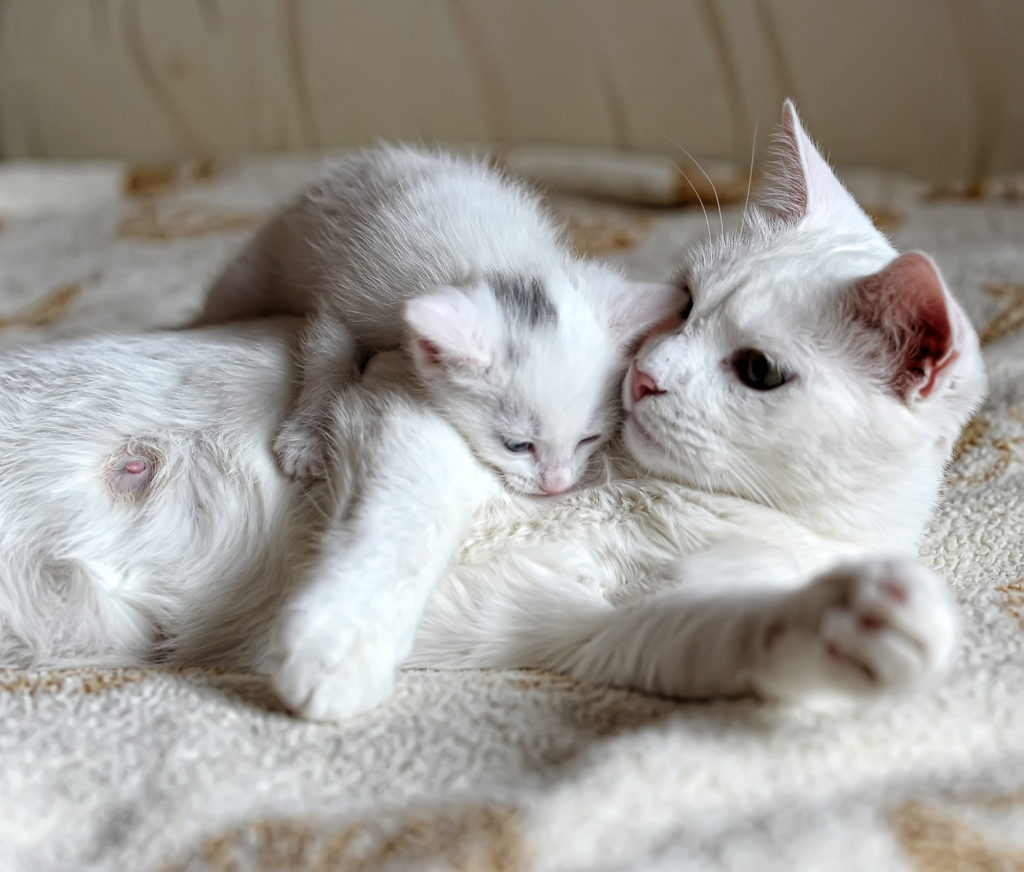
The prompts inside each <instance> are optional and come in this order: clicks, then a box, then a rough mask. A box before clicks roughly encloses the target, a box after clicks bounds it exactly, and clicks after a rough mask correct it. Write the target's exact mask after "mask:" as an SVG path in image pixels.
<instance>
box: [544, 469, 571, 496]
mask: <svg viewBox="0 0 1024 872" xmlns="http://www.w3.org/2000/svg"><path fill="white" fill-rule="evenodd" d="M571 484H572V476H571V475H570V474H569V470H567V469H548V470H545V471H544V472H542V473H541V476H540V489H541V490H542V491H544V493H546V494H547V495H548V496H554V495H555V494H564V493H565V492H566V491H567V490H569V486H570V485H571Z"/></svg>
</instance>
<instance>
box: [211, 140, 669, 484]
mask: <svg viewBox="0 0 1024 872" xmlns="http://www.w3.org/2000/svg"><path fill="white" fill-rule="evenodd" d="M680 301H681V295H680V292H679V291H678V289H676V288H672V287H670V286H667V285H643V286H641V285H635V286H631V285H629V284H628V283H627V282H625V281H624V280H623V278H622V277H621V276H620V275H619V274H618V273H616V272H615V271H614V270H612V269H611V268H608V267H604V266H600V265H598V264H595V263H591V262H587V261H584V260H581V259H579V258H576V257H574V256H572V255H571V254H570V253H569V252H568V251H567V250H566V248H565V246H564V245H563V244H562V241H561V239H560V233H559V231H558V228H557V227H556V225H555V223H554V222H553V220H552V218H551V216H550V215H549V214H548V213H547V212H546V211H545V210H544V209H543V207H542V206H541V203H540V200H539V198H538V196H537V195H536V194H534V193H532V192H531V191H529V190H528V189H526V188H525V187H524V186H522V185H520V184H518V183H516V182H513V181H511V180H510V179H508V178H506V177H505V176H503V175H502V174H501V173H499V172H498V171H496V170H494V169H492V168H490V167H488V166H487V165H485V164H484V163H481V162H478V161H472V160H466V159H461V158H458V157H455V156H453V155H449V154H443V153H440V154H433V153H427V152H423V151H417V150H415V149H412V148H402V147H381V148H376V149H371V150H368V151H364V152H361V153H359V154H357V155H355V156H353V157H349V158H346V159H343V160H341V161H339V162H337V163H335V164H333V165H332V166H330V167H329V169H327V171H326V172H325V173H324V174H323V175H322V176H321V177H320V178H319V179H318V180H317V181H316V182H315V183H313V184H312V185H311V186H310V187H309V188H308V189H306V190H305V191H303V192H302V194H300V195H299V197H298V198H297V199H296V200H295V201H294V202H292V203H291V204H290V205H288V206H287V207H285V208H284V209H283V210H282V211H280V212H279V213H277V214H276V215H274V216H273V217H272V218H271V219H270V220H269V221H268V222H267V223H266V224H265V225H264V226H263V227H262V228H261V229H260V230H259V231H258V232H257V233H256V235H255V237H254V238H253V239H252V240H251V241H250V242H249V243H248V245H246V246H245V248H244V249H243V250H242V251H241V253H240V254H239V255H238V256H237V257H236V258H235V259H234V261H233V262H231V263H230V264H229V265H228V267H227V268H226V269H225V271H224V272H223V274H222V275H221V276H220V278H218V279H217V281H216V282H215V283H214V285H213V287H212V288H211V290H210V292H209V296H208V298H207V300H206V304H205V307H204V309H203V311H202V313H201V314H200V315H199V317H198V320H197V323H198V324H200V325H208V324H218V323H223V322H226V321H234V320H239V319H246V318H252V317H255V316H258V315H266V314H279V313H285V314H293V315H300V316H304V317H306V318H307V319H308V322H307V325H306V327H305V329H304V331H303V335H302V339H301V351H300V357H301V360H300V364H301V365H300V372H301V386H300V390H299V394H298V399H297V401H296V406H295V409H294V411H293V412H292V413H291V415H290V416H289V418H288V420H287V421H286V422H285V424H284V426H283V427H282V428H281V430H280V431H279V432H278V434H277V437H276V439H275V442H274V449H275V454H276V455H277V457H278V460H279V461H280V463H281V467H282V469H284V471H285V472H286V473H288V474H289V475H291V476H293V477H296V478H320V477H323V475H324V474H325V470H324V457H325V454H324V452H325V450H326V448H327V445H326V443H327V440H328V439H329V430H330V428H329V423H328V422H329V419H330V404H331V401H332V398H333V397H335V395H336V394H337V392H338V391H339V389H340V388H341V387H343V386H344V385H345V384H347V383H350V382H352V381H353V380H355V379H356V378H358V373H359V368H360V366H361V364H362V363H363V362H364V360H365V359H366V358H367V357H368V356H369V355H370V354H371V353H373V352H377V351H381V350H386V349H392V348H396V347H398V346H399V345H400V344H402V343H403V341H405V340H406V339H407V338H408V340H409V342H408V344H409V347H410V350H411V352H412V354H413V357H414V360H415V362H416V367H417V371H418V374H419V377H420V379H421V381H422V382H423V385H424V386H425V388H426V389H427V393H428V395H429V397H430V400H431V401H432V403H433V404H434V406H435V408H437V409H438V410H439V411H440V412H441V413H442V414H444V415H445V417H446V418H447V419H448V420H449V421H451V422H452V423H453V424H454V425H455V427H456V429H458V431H459V432H460V433H461V434H462V435H463V437H464V438H465V439H466V440H467V442H468V443H469V445H470V447H471V448H472V450H473V452H474V454H475V456H476V457H477V458H478V459H479V460H481V461H482V462H483V463H484V464H485V465H487V466H488V467H490V468H491V469H493V470H496V471H497V472H499V473H500V474H501V476H502V477H503V479H504V482H505V484H506V485H507V486H508V487H509V488H510V489H512V490H514V491H518V492H524V493H530V494H541V493H543V494H556V493H561V492H563V491H565V490H568V489H569V488H570V487H571V486H572V485H573V484H575V483H576V481H577V480H578V479H579V477H580V475H581V474H582V473H583V471H584V469H585V468H586V466H587V461H588V460H589V459H590V457H591V455H592V454H593V452H594V451H595V450H596V449H597V448H598V446H599V445H601V444H602V443H603V442H604V441H605V440H606V438H607V437H608V436H609V435H610V434H611V433H612V431H613V429H614V422H615V416H614V408H615V405H616V404H615V402H614V396H615V385H616V384H617V383H618V380H619V378H620V377H621V375H622V372H623V369H624V366H625V357H624V355H625V352H626V349H627V347H628V346H629V344H630V343H631V341H632V340H633V339H634V338H635V337H637V336H638V335H640V334H641V333H643V332H644V330H645V329H646V328H648V327H650V326H651V325H653V324H654V323H656V322H657V321H658V320H660V318H662V317H664V315H665V314H666V313H667V312H669V311H671V310H672V309H673V308H674V307H675V306H676V305H677V304H678V303H679V302H680Z"/></svg>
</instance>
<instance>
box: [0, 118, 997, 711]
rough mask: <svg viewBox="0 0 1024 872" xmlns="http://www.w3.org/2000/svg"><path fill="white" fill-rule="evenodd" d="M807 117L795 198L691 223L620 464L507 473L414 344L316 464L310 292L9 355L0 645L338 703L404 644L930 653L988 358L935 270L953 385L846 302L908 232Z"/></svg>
mask: <svg viewBox="0 0 1024 872" xmlns="http://www.w3.org/2000/svg"><path fill="white" fill-rule="evenodd" d="M784 119H785V123H784V131H785V135H784V139H783V149H784V153H785V155H786V157H785V159H784V161H783V163H782V164H781V166H780V168H777V169H776V171H775V174H774V176H773V182H774V188H775V190H776V192H777V193H776V194H775V195H774V199H772V200H770V201H769V202H768V203H767V204H766V205H765V206H764V207H762V208H761V209H759V210H757V211H755V212H754V213H753V214H752V215H751V216H750V218H749V220H748V222H747V224H746V226H745V227H744V229H743V230H742V231H741V232H740V233H739V234H738V235H737V236H735V237H733V238H728V239H724V240H720V241H716V242H715V243H712V244H711V245H709V246H708V247H707V248H706V249H704V250H703V251H701V252H698V253H697V254H696V255H695V256H694V258H693V262H692V263H691V264H690V265H689V266H688V268H687V274H688V276H689V282H690V286H691V287H692V289H693V295H694V307H693V311H692V313H691V314H690V316H689V318H688V319H687V320H686V321H685V322H683V321H681V320H680V321H679V322H678V323H677V324H675V325H669V324H666V325H664V326H663V328H662V331H661V332H660V333H658V334H657V335H655V336H653V337H651V338H650V339H649V340H648V341H647V343H646V344H645V345H644V346H643V347H642V348H641V350H640V351H639V352H638V354H637V356H636V360H635V363H636V365H637V367H641V368H643V371H644V372H647V373H649V374H650V375H652V376H653V377H654V378H655V379H656V382H657V385H658V387H659V389H660V390H662V391H663V393H656V394H650V395H647V396H643V397H641V398H639V399H635V398H634V395H633V393H632V391H631V379H630V377H629V376H627V378H626V380H625V382H624V396H625V401H624V402H625V406H626V410H627V414H628V421H627V424H626V428H625V431H624V437H623V442H622V443H621V445H622V446H624V447H625V448H626V449H627V450H628V454H626V453H622V452H619V450H618V447H616V446H613V447H612V448H611V449H610V451H609V453H608V480H607V481H606V482H605V483H603V484H600V485H598V486H594V487H590V488H587V489H582V490H578V491H576V492H573V493H570V494H568V495H567V496H566V497H564V498H562V499H560V500H558V501H554V502H547V503H543V504H541V503H538V501H536V500H525V499H521V498H518V499H517V498H514V497H512V496H511V495H510V494H509V493H507V492H497V493H496V492H495V490H494V482H493V479H492V477H491V476H489V475H487V474H486V473H485V472H484V470H483V469H482V468H480V467H477V466H475V465H474V463H473V460H472V459H471V458H470V456H469V453H468V451H466V448H465V443H463V442H462V441H461V440H460V439H459V438H457V437H456V434H455V432H454V430H453V429H452V428H450V427H448V425H447V424H446V423H445V421H444V419H443V418H441V417H437V416H433V415H432V414H431V412H430V409H429V406H427V405H425V404H424V403H423V402H422V400H421V399H418V398H417V397H415V396H414V395H412V394H409V393H407V392H406V389H404V388H403V387H402V384H403V383H404V382H403V381H402V378H400V373H401V372H402V370H403V367H404V366H406V363H405V361H404V359H403V358H402V357H401V356H385V357H382V358H380V359H378V360H375V361H374V365H372V366H371V367H370V368H369V369H368V371H367V373H366V376H365V380H364V382H365V383H364V384H361V385H359V386H357V387H354V388H353V393H352V394H351V396H349V398H348V399H347V400H345V401H344V402H342V401H339V402H338V403H337V404H336V405H335V406H334V417H333V424H332V427H333V429H334V430H335V433H336V440H335V446H336V454H335V456H334V459H333V460H332V463H331V465H332V466H333V467H335V468H336V469H337V473H336V476H335V477H334V478H333V479H332V482H329V483H328V484H326V485H324V486H322V487H320V488H319V489H316V490H314V491H312V493H311V495H310V496H304V495H302V493H301V492H300V491H299V490H298V489H297V488H296V487H295V486H293V485H292V484H291V483H289V482H288V481H286V480H285V479H284V478H283V477H282V476H281V475H280V474H279V473H278V472H277V471H276V469H275V467H274V464H273V461H272V459H271V456H270V453H269V451H268V449H267V446H268V445H269V439H270V434H271V432H272V431H273V430H274V428H275V426H276V424H277V422H279V421H280V420H281V419H282V417H283V415H284V410H285V409H286V408H287V406H288V402H289V398H288V396H287V392H288V384H289V376H290V372H289V369H288V349H289V342H290V341H291V338H292V333H291V330H292V329H293V328H291V327H290V326H288V325H286V324H281V323H276V322H271V323H267V324H264V325H263V326H258V327H249V328H245V329H244V330H243V329H237V330H233V331H230V332H229V331H212V332H211V331H201V332H197V333H192V334H190V333H180V334H175V335H171V336H147V337H128V338H119V339H93V340H83V341H79V342H77V343H69V344H65V345H60V346H53V347H51V348H48V349H34V350H29V351H24V352H20V353H16V354H14V355H9V356H7V357H6V358H5V360H4V363H3V366H2V368H0V373H2V375H0V379H2V382H0V384H2V390H0V537H3V538H2V539H0V544H2V548H0V596H2V597H3V599H2V601H0V616H2V619H3V624H2V625H0V660H2V662H5V663H12V662H15V663H17V662H20V663H25V662H36V663H48V662H54V661H59V660H61V659H69V658H70V659H75V660H82V659H95V658H99V657H104V658H106V659H115V660H118V661H121V662H124V661H129V660H135V659H140V658H144V657H145V656H147V653H149V652H151V651H152V650H154V649H155V650H157V651H162V652H164V653H165V654H166V656H168V657H169V658H173V659H175V660H177V661H182V662H190V661H202V662H220V663H224V662H231V663H248V664H250V665H253V666H255V667H256V668H270V669H271V670H273V671H274V674H275V682H276V686H277V687H278V689H279V690H280V691H281V692H282V695H283V696H284V697H285V698H286V700H287V701H288V702H289V703H290V704H292V705H294V706H295V707H296V708H298V709H299V710H301V711H304V712H305V713H307V714H309V715H311V716H314V717H325V718H335V717H343V716H345V715H348V714H350V713H352V712H354V711H357V710H361V709H362V708H365V707H368V706H370V705H372V704H373V703H374V702H376V701H377V700H379V699H380V698H381V697H382V696H384V695H386V693H387V692H388V690H389V689H390V687H391V681H392V680H393V675H392V673H393V669H392V660H393V659H395V658H401V657H403V656H405V652H408V651H411V653H410V654H409V655H408V659H407V660H406V662H407V663H408V664H410V665H419V666H434V667H444V668H469V667H497V668H501V667H512V666H539V667H546V668H550V669H556V670H561V671H565V672H568V673H571V674H573V675H576V676H579V677H581V678H585V679H587V680H590V681H595V682H600V683H611V684H618V685H623V686H628V687H635V688H639V689H642V690H648V691H655V692H660V693H668V694H672V695H676V696H682V697H693V696H698V697H704V696H716V695H724V694H737V693H749V692H760V693H763V694H765V695H773V696H778V697H782V698H786V699H792V700H809V699H815V698H818V697H827V696H838V697H840V698H846V699H849V698H853V699H857V698H861V697H863V696H864V695H876V694H879V693H885V692H891V691H905V690H909V689H914V688H916V687H919V686H921V685H922V684H924V683H926V682H929V681H932V680H934V679H935V678H936V677H937V676H939V675H941V674H942V671H943V670H944V669H945V667H946V666H947V664H948V662H949V660H950V658H951V656H952V651H953V647H954V641H955V628H956V620H955V613H954V610H953V606H952V603H951V601H950V598H949V596H948V594H947V593H946V591H945V587H944V585H943V583H942V581H941V580H940V579H938V578H937V577H936V576H935V575H934V574H933V573H932V572H931V571H930V570H927V569H925V568H924V567H922V566H920V565H918V564H917V563H916V562H915V561H914V559H913V557H912V554H913V551H914V549H915V547H916V543H917V541H918V539H919V537H920V535H921V533H922V531H923V527H924V524H925V521H926V520H927V518H928V515H929V513H930V511H931V509H932V506H933V504H934V502H935V500H936V499H937V497H938V494H939V488H940V484H941V480H942V471H943V466H944V464H945V462H946V460H947V458H948V457H949V453H950V451H951V448H952V444H953V441H954V439H955V438H956V435H957V434H958V432H959V430H960V429H961V427H962V426H963V424H964V423H965V422H966V420H967V419H968V417H969V415H970V414H971V412H972V410H973V409H974V408H975V406H976V405H977V403H978V402H979V400H980V397H981V395H982V393H983V391H984V388H985V376H984V370H983V367H982V363H981V358H980V353H979V350H978V344H977V337H976V336H975V334H974V332H973V331H972V330H971V328H970V326H969V325H968V324H967V322H966V319H964V318H963V317H962V313H961V312H960V311H959V308H958V307H957V306H956V304H955V302H954V301H953V299H952V297H951V296H949V294H948V292H947V291H946V290H945V288H944V287H942V286H941V282H940V280H939V279H938V278H937V273H934V277H935V281H938V282H939V284H938V285H936V286H935V287H937V288H939V291H938V292H939V293H941V295H942V299H943V300H944V304H943V305H944V307H945V308H944V311H945V312H946V313H947V315H948V317H949V320H950V322H951V323H952V324H953V327H954V328H955V329H953V331H952V334H953V336H954V341H955V349H953V350H954V351H955V354H954V355H952V356H950V357H949V358H948V359H946V360H945V361H944V362H942V363H941V366H942V367H943V368H942V370H941V377H940V378H938V379H932V378H931V375H932V374H931V373H930V371H928V367H924V369H922V375H921V377H922V378H924V377H925V375H927V376H928V378H929V382H928V384H929V385H932V384H933V383H934V387H931V388H929V390H927V391H923V390H917V391H915V390H911V391H906V392H904V393H901V392H899V391H896V390H894V389H893V384H894V382H893V373H894V371H895V369H896V368H897V364H896V363H895V362H894V361H895V360H896V357H894V355H897V354H898V353H901V350H900V348H898V347H897V346H896V345H893V344H892V343H891V342H889V341H888V338H887V337H886V336H884V335H883V334H882V332H880V331H881V330H882V328H881V327H871V326H870V325H866V324H865V323H864V321H863V319H860V320H858V317H859V316H857V315H856V312H855V310H854V309H851V307H850V305H849V302H850V299H851V296H850V295H851V294H853V293H854V292H856V291H857V289H858V288H859V287H860V286H861V284H862V283H863V282H864V281H865V279H866V277H869V276H875V275H885V271H886V270H887V269H888V268H889V265H890V264H891V263H892V262H893V261H894V259H895V252H894V251H893V250H892V249H891V247H890V246H889V244H888V243H887V242H886V241H885V240H884V239H883V238H882V237H881V236H880V235H879V234H877V233H876V232H875V230H874V229H873V228H872V227H871V225H870V222H868V221H867V219H866V218H865V216H864V215H863V213H861V212H860V211H859V210H858V209H857V208H856V206H855V205H854V204H853V201H852V200H851V199H850V198H849V196H848V195H847V194H846V192H845V191H843V189H842V187H841V186H840V184H839V182H838V181H836V180H835V179H834V177H833V176H832V174H831V172H830V171H828V169H827V166H825V164H824V161H822V160H821V158H820V155H818V153H817V151H816V150H815V149H814V147H813V145H812V144H811V143H810V140H809V139H807V137H806V135H805V134H804V133H803V130H802V128H800V125H799V120H798V119H797V118H796V114H795V112H793V110H792V107H791V106H789V105H787V108H786V110H785V112H784ZM925 272H927V273H928V274H929V275H932V273H931V272H930V271H929V270H925ZM933 290H934V288H933ZM741 348H761V349H763V350H765V351H767V352H770V353H771V354H772V355H773V356H778V357H779V358H780V359H781V360H783V361H784V362H785V363H786V365H787V366H788V367H790V368H791V370H792V371H793V373H794V374H795V377H794V378H793V380H792V381H790V382H789V383H788V384H786V385H784V386H783V387H781V388H778V389H776V390H774V391H766V392H753V391H751V390H750V389H749V388H747V387H746V386H745V385H743V384H741V383H740V382H739V381H738V380H737V378H736V373H735V371H734V369H733V367H732V365H731V363H730V361H731V360H732V355H733V354H734V352H735V351H736V350H738V349H741ZM938 365H939V364H936V366H938ZM930 366H931V364H929V367H930ZM916 371H917V370H914V372H916ZM125 373H131V374H132V375H131V377H130V381H128V382H126V381H125ZM904 375H906V373H904ZM911 375H913V373H911ZM915 377H916V376H915ZM905 381H906V379H903V381H901V382H900V384H903V383H904V382H905ZM41 386H45V387H41ZM638 425H639V427H640V428H641V429H637V427H638ZM644 432H646V433H648V434H650V436H651V437H653V439H654V440H655V441H653V442H651V441H646V440H645V438H644V437H643V435H642V433H644ZM136 442H144V443H145V444H146V445H147V446H148V450H150V451H151V453H153V454H154V455H158V456H159V457H160V458H161V464H162V465H161V467H160V468H159V469H158V470H157V474H156V478H155V479H154V482H155V484H154V485H153V486H152V487H151V488H150V489H149V490H148V491H146V492H145V493H144V494H143V496H142V497H139V498H132V499H131V500H130V501H127V502H126V501H125V499H124V497H123V496H122V497H121V498H115V497H114V496H113V495H111V493H110V492H109V489H106V490H105V489H104V487H103V486H102V481H103V479H102V476H103V471H104V470H108V469H109V468H110V458H112V457H114V458H115V459H116V458H117V457H120V456H121V455H122V454H123V453H124V452H125V451H126V450H128V451H136V450H137V447H138V446H137V445H136V444H135V443H136ZM129 443H131V444H129ZM363 445H367V446H372V445H379V446H383V447H384V448H383V449H382V450H386V451H387V452H388V454H389V456H390V457H392V458H395V457H398V458H400V459H401V462H399V463H398V464H397V465H395V466H388V465H386V464H380V463H378V462H377V460H378V458H379V455H377V454H375V453H374V452H373V451H372V450H371V451H360V450H358V448H357V449H356V450H353V449H352V446H363ZM387 446H390V448H389V447H387ZM400 447H404V448H405V449H406V451H405V452H403V451H401V450H399V448H400ZM133 456H134V455H133ZM55 458H56V462H55ZM115 465H116V464H115ZM118 468H119V467H118ZM332 484H333V486H334V487H343V488H345V490H344V492H339V493H331V492H330V487H331V485H332ZM410 518H412V519H416V518H419V519H420V520H421V521H422V522H423V527H422V529H421V530H419V531H417V529H416V528H415V527H413V526H411V525H410V524H409V523H407V522H408V521H409V520H410ZM442 521H443V523H440V522H442ZM325 529H326V531H327V532H328V534H329V535H326V536H322V535H321V534H322V532H323V531H324V530H325ZM396 531H397V532H396ZM460 539H461V547H457V545H456V543H458V542H459V541H460ZM321 542H322V543H324V544H323V545H322V546H321V545H318V544H317V543H321ZM453 551H454V552H455V553H454V555H453V554H452V552H453ZM450 557H453V559H452V561H451V562H450V564H449V558H450ZM446 564H448V568H447V571H445V572H444V579H443V581H442V583H441V584H440V586H438V587H437V588H436V589H435V590H434V592H433V593H432V594H430V595H429V599H428V594H427V593H426V592H427V591H429V590H430V588H431V586H432V583H433V579H432V578H430V576H433V575H434V574H435V573H438V572H441V571H442V568H443V567H444V566H445V565H446ZM295 578H300V579H302V582H301V584H300V585H299V587H298V589H297V590H295V591H294V593H288V591H289V590H290V589H291V588H292V587H294V586H295V584H296V582H295V580H294V579H295ZM317 587H321V588H324V589H327V590H329V591H330V597H328V598H324V597H317V596H315V595H309V594H308V591H310V590H313V589H315V588H317ZM286 593H287V595H288V596H290V597H291V599H290V602H289V604H288V606H287V607H286V608H284V609H283V619H282V621H281V623H280V625H279V630H278V632H277V633H276V634H275V635H274V637H273V639H272V638H271V626H272V621H273V617H274V615H275V614H276V613H277V612H278V611H279V610H280V609H281V597H282V596H284V595H285V594H286ZM325 602H326V603H327V607H326V610H322V608H323V604H324V603H325ZM55 604H56V605H55ZM361 604H363V605H361ZM364 605H365V607H364ZM58 607H59V608H58ZM424 607H425V613H424V614H423V617H422V620H419V621H417V618H418V616H419V611H420V610H421V609H422V608H424ZM60 609H63V611H61V610H60ZM417 623H418V632H417V633H416V637H415V643H414V640H413V636H412V634H413V631H414V629H415V627H416V625H417ZM289 627H293V628H294V627H298V630H297V631H296V632H295V635H294V637H293V638H292V642H291V645H292V647H289V646H288V645H284V646H282V645H281V633H282V632H284V633H285V634H286V635H287V632H288V628H289ZM275 640H276V644H275ZM297 645H298V646H301V645H305V646H306V647H305V648H304V649H302V648H300V647H295V646H297ZM297 650H298V651H299V653H300V654H301V655H302V656H301V657H300V658H299V661H298V662H299V663H300V668H298V669H296V668H294V666H295V662H294V661H293V660H292V656H293V653H294V652H295V651H297Z"/></svg>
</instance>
